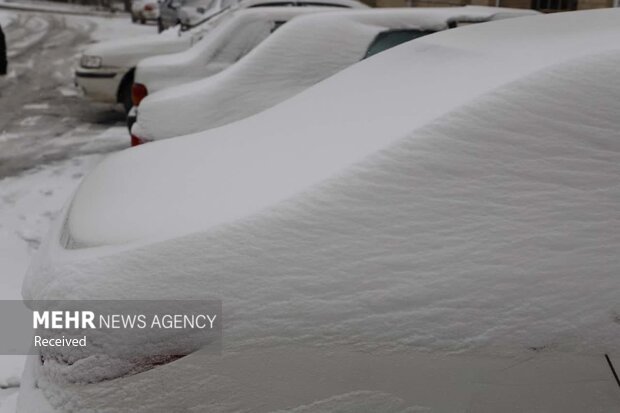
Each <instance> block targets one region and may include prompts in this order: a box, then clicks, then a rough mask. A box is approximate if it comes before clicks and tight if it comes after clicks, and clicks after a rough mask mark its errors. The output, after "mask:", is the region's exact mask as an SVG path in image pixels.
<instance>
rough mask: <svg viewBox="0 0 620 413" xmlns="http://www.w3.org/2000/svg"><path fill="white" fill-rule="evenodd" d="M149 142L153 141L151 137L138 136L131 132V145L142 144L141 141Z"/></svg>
mask: <svg viewBox="0 0 620 413" xmlns="http://www.w3.org/2000/svg"><path fill="white" fill-rule="evenodd" d="M149 142H153V141H152V140H151V139H142V138H139V137H137V136H136V135H134V134H133V133H132V134H131V146H138V145H142V144H143V143H149Z"/></svg>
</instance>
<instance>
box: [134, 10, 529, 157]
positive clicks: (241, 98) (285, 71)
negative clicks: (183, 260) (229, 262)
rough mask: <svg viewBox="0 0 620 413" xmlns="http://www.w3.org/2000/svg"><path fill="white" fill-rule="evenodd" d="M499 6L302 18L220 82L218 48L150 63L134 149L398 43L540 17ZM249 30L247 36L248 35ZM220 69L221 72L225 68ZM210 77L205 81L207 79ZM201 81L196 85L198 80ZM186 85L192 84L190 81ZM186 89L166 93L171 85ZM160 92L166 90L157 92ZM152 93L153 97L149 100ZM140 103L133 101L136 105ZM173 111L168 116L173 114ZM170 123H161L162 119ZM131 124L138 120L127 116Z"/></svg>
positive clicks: (141, 73)
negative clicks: (458, 28) (465, 26)
mask: <svg viewBox="0 0 620 413" xmlns="http://www.w3.org/2000/svg"><path fill="white" fill-rule="evenodd" d="M536 13H537V12H535V11H532V10H522V9H506V8H495V7H478V6H475V7H472V6H467V7H446V8H409V9H402V8H398V9H382V10H360V11H338V12H331V13H321V14H320V15H317V16H303V17H298V18H296V19H294V20H293V21H292V22H291V23H290V24H288V25H287V26H286V27H284V28H282V29H279V30H278V32H277V33H275V34H274V35H273V36H270V38H269V39H267V40H266V41H265V42H264V43H262V44H261V45H260V46H259V47H257V48H256V49H255V50H254V51H253V52H251V53H250V54H248V55H247V56H246V57H245V58H243V59H241V60H239V59H238V58H239V56H237V55H234V56H233V57H234V59H227V62H226V65H225V66H227V65H230V64H232V63H234V62H236V61H237V60H239V61H238V62H237V63H235V64H234V65H232V66H231V67H230V68H229V69H227V70H224V71H223V72H222V73H221V74H220V75H219V76H213V77H210V76H211V75H212V74H213V73H215V72H214V71H213V64H211V65H209V64H207V62H215V63H216V64H217V61H218V60H221V59H218V58H217V56H216V57H214V56H213V53H216V52H219V51H220V48H217V47H212V48H208V47H203V48H199V47H198V45H196V46H194V47H192V48H191V49H189V50H187V51H185V52H182V53H176V54H171V55H167V56H158V57H154V58H150V59H145V60H143V61H142V62H140V64H138V66H137V68H136V75H135V78H134V86H133V87H134V89H136V90H139V92H140V94H139V96H140V97H141V98H142V97H144V96H146V95H147V94H148V97H147V98H146V99H145V100H144V101H143V103H141V104H140V107H139V108H138V111H137V112H138V122H137V124H136V125H135V126H134V127H133V132H132V138H131V141H132V145H138V144H140V143H142V142H148V141H152V140H158V139H166V138H170V137H173V136H179V135H185V134H188V133H193V132H198V131H201V130H206V129H210V128H215V127H218V126H221V125H224V124H226V123H230V122H234V121H236V120H239V119H243V118H245V117H247V116H250V115H253V114H255V113H258V112H260V111H262V110H264V109H267V108H269V107H271V106H273V105H275V104H276V103H278V102H281V101H283V100H285V99H287V98H289V97H291V96H293V95H295V94H297V93H299V92H301V91H303V90H304V89H306V88H308V87H310V86H312V85H314V84H315V83H318V82H320V81H321V80H323V79H325V78H327V77H329V76H331V75H333V74H334V73H337V72H338V71H340V70H342V69H344V68H346V67H347V66H350V65H352V64H354V63H356V62H359V61H360V60H362V59H364V58H366V57H369V56H371V55H374V54H376V53H379V52H381V51H383V50H385V49H388V48H390V47H393V46H396V45H398V44H400V43H403V42H406V41H409V40H412V39H415V38H418V37H421V36H425V35H428V34H431V33H434V32H437V31H440V30H445V29H448V28H450V27H455V26H457V25H458V24H462V23H477V22H486V21H491V20H498V19H504V18H511V17H521V16H528V15H532V14H536ZM248 31H250V30H248ZM225 66H222V65H216V67H215V68H216V70H217V71H220V70H222V69H224V68H225ZM206 77H208V78H207V79H204V78H206ZM197 79H200V80H198V81H194V80H197ZM188 82H189V83H188ZM179 84H182V85H181V86H178V87H174V88H170V89H168V90H162V89H166V88H169V87H171V86H174V85H179ZM158 91H161V92H158ZM152 92H156V93H154V94H152ZM135 104H136V102H134V105H135ZM171 107H174V108H175V111H173V112H171V111H170V108H171ZM164 119H165V121H162V120H164ZM132 120H134V119H133V116H132V117H131V118H130V123H131V121H132Z"/></svg>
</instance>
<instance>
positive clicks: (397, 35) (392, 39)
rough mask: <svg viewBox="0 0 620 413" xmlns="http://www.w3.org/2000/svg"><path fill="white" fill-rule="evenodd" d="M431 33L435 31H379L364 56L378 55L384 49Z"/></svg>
mask: <svg viewBox="0 0 620 413" xmlns="http://www.w3.org/2000/svg"><path fill="white" fill-rule="evenodd" d="M431 33H434V32H433V31H430V30H390V31H386V32H382V33H379V34H378V35H377V37H375V39H374V40H373V41H372V43H371V44H370V46H369V47H368V50H367V51H366V56H364V58H367V57H370V56H373V55H376V54H377V53H380V52H383V51H384V50H387V49H390V48H392V47H394V46H398V45H399V44H401V43H405V42H408V41H410V40H413V39H417V38H418V37H422V36H426V35H427V34H431Z"/></svg>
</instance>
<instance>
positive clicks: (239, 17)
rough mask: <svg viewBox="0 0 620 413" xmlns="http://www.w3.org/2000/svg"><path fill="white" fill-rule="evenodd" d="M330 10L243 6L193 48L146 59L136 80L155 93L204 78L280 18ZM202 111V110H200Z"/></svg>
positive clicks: (233, 59)
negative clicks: (243, 7)
mask: <svg viewBox="0 0 620 413" xmlns="http://www.w3.org/2000/svg"><path fill="white" fill-rule="evenodd" d="M326 10H330V9H329V8H326V7H321V8H319V7H259V8H251V9H242V10H239V11H237V12H235V13H233V14H234V15H233V16H231V18H229V19H228V20H227V21H226V22H225V23H222V24H220V25H218V26H217V27H216V28H215V29H213V30H212V31H211V32H210V33H209V35H208V36H205V37H204V38H203V39H202V40H201V41H199V42H198V43H196V44H195V45H194V46H193V47H191V48H190V49H188V50H186V51H184V52H181V53H174V54H170V55H163V56H155V57H151V58H148V59H144V60H142V61H141V62H140V63H139V64H138V66H137V67H136V74H135V77H134V81H135V82H136V83H142V84H143V85H145V86H146V87H147V90H148V91H149V93H154V92H156V91H157V90H161V89H164V88H167V87H170V86H173V85H178V84H181V83H185V82H187V81H191V80H195V79H200V78H204V77H207V76H210V75H213V74H215V73H218V72H220V71H221V70H223V69H225V68H227V67H228V66H230V65H232V64H233V63H235V62H237V61H238V60H239V59H241V58H242V57H243V56H245V55H246V54H247V53H248V52H250V51H251V50H252V49H253V48H254V47H256V46H257V45H258V44H259V43H260V42H262V41H263V40H264V39H266V38H267V37H268V36H269V35H270V34H271V33H272V31H273V30H274V28H275V24H276V22H278V23H281V22H286V21H288V20H289V19H292V18H293V17H295V16H299V15H303V14H308V13H316V12H319V11H326ZM200 112H202V111H200Z"/></svg>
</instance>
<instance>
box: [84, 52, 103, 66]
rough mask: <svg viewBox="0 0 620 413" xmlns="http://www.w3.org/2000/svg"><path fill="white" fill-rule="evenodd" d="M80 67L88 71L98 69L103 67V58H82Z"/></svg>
mask: <svg viewBox="0 0 620 413" xmlns="http://www.w3.org/2000/svg"><path fill="white" fill-rule="evenodd" d="M80 66H82V67H85V68H88V69H97V68H99V67H101V58H100V57H99V56H88V55H84V56H82V59H80Z"/></svg>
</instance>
